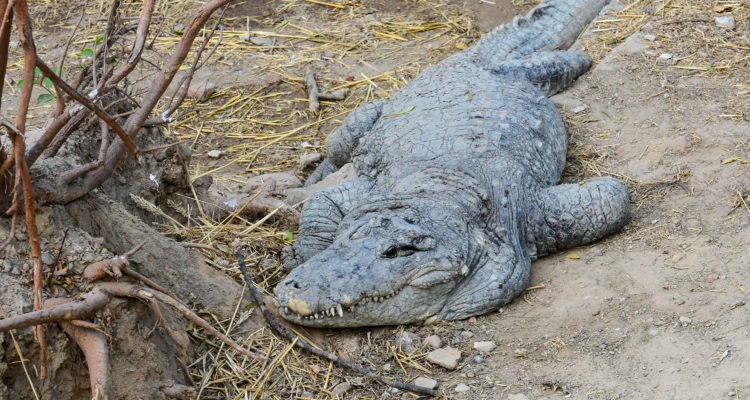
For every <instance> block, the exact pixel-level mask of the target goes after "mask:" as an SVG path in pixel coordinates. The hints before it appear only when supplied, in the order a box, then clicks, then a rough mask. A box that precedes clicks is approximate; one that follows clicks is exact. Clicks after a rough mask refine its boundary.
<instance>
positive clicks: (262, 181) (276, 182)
mask: <svg viewBox="0 0 750 400" xmlns="http://www.w3.org/2000/svg"><path fill="white" fill-rule="evenodd" d="M300 186H302V181H301V180H299V178H297V177H296V176H295V175H294V174H292V173H290V172H272V173H270V174H263V175H256V176H254V177H252V178H250V179H248V180H247V182H246V183H245V186H244V187H243V188H242V190H243V191H245V193H255V192H258V191H261V192H265V193H267V194H272V193H280V192H283V191H284V190H287V189H291V188H298V187H300Z"/></svg>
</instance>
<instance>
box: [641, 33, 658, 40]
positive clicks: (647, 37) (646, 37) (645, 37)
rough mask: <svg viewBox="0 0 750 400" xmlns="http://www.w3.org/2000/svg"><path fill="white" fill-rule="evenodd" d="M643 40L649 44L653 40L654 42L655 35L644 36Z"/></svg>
mask: <svg viewBox="0 0 750 400" xmlns="http://www.w3.org/2000/svg"><path fill="white" fill-rule="evenodd" d="M643 38H644V39H646V40H648V41H649V42H653V41H654V40H656V35H651V34H646V35H643Z"/></svg>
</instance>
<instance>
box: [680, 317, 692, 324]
mask: <svg viewBox="0 0 750 400" xmlns="http://www.w3.org/2000/svg"><path fill="white" fill-rule="evenodd" d="M680 323H682V324H685V325H689V324H692V323H693V320H692V319H690V317H686V316H684V315H683V316H681V317H680Z"/></svg>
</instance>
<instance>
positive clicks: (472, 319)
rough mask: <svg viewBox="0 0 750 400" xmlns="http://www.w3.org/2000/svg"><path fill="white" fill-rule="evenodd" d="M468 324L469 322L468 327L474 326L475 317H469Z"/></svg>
mask: <svg viewBox="0 0 750 400" xmlns="http://www.w3.org/2000/svg"><path fill="white" fill-rule="evenodd" d="M468 322H469V325H476V324H477V318H476V317H471V318H469V320H468Z"/></svg>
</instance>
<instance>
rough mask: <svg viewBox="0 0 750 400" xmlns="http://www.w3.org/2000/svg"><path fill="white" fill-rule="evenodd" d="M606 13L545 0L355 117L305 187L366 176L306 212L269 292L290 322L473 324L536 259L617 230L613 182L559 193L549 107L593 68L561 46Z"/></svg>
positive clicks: (618, 204)
mask: <svg viewBox="0 0 750 400" xmlns="http://www.w3.org/2000/svg"><path fill="white" fill-rule="evenodd" d="M604 2H605V1H604V0H569V1H554V0H550V1H547V2H543V3H542V5H540V6H539V7H537V8H535V9H534V10H532V11H531V12H530V13H529V14H528V16H526V17H521V18H517V19H516V20H514V22H512V23H511V24H508V25H506V26H503V27H499V28H497V29H496V30H495V31H493V32H491V33H489V34H488V35H487V36H486V37H485V38H484V39H482V40H481V41H480V42H479V43H478V44H477V45H476V46H473V47H471V48H469V49H467V50H466V51H464V52H462V53H458V54H456V55H454V56H452V57H450V58H449V59H447V60H445V61H443V62H442V63H440V64H438V65H436V66H434V67H432V68H430V69H428V70H426V71H424V72H423V73H422V74H421V75H420V76H418V77H417V78H416V79H414V81H412V82H411V83H410V84H409V85H408V86H407V87H405V88H404V89H402V90H401V91H399V92H397V93H396V94H394V96H393V98H392V99H390V100H388V101H378V102H374V103H370V104H367V105H365V106H363V107H360V108H359V109H357V110H355V111H354V112H353V113H352V114H351V115H350V116H349V117H348V118H347V120H346V121H345V122H344V124H343V125H342V126H341V127H339V128H338V129H337V130H336V131H334V133H333V134H332V135H331V136H330V137H329V140H328V158H327V159H326V161H324V162H323V163H322V164H321V166H320V167H319V168H318V170H316V172H315V173H314V174H313V175H312V176H311V178H310V180H309V182H315V181H317V180H319V179H322V178H323V177H325V175H327V174H328V173H331V172H333V171H335V170H336V169H337V168H339V167H341V166H342V165H344V164H345V163H347V162H353V163H354V165H355V166H356V168H357V170H358V172H359V177H358V178H356V179H354V180H352V181H350V182H347V183H344V184H342V185H340V186H338V187H334V188H331V189H327V190H324V191H321V192H318V193H316V194H315V195H314V196H313V197H312V198H311V199H310V200H308V202H307V204H306V205H305V207H304V209H303V211H302V220H301V229H300V234H299V236H298V239H297V241H296V242H295V244H294V245H293V246H291V247H289V248H287V249H285V252H284V258H285V261H286V267H287V268H289V269H292V271H291V272H290V274H289V276H288V277H287V278H286V279H285V280H284V281H282V282H281V283H279V285H278V286H277V287H276V290H275V292H276V296H277V299H278V302H279V305H280V309H281V310H282V315H283V316H284V318H286V319H288V320H290V321H293V322H297V323H300V324H303V325H309V326H321V327H350V326H367V325H391V324H405V323H414V322H420V321H424V320H426V319H429V318H437V319H443V320H452V319H461V318H467V317H470V316H473V315H479V314H482V313H486V312H489V311H492V310H495V309H497V307H499V306H501V305H503V304H505V303H507V302H509V301H511V300H512V299H513V298H514V297H516V296H517V295H518V294H519V293H521V292H522V291H523V290H524V288H526V286H527V285H528V280H529V277H530V274H531V268H530V264H531V261H532V260H533V259H535V258H536V257H537V256H541V255H546V254H550V253H552V252H555V251H558V250H560V249H564V248H569V247H573V246H579V245H582V244H586V243H590V242H593V241H595V240H598V239H600V238H602V237H604V236H606V235H609V234H611V233H613V232H616V231H618V230H619V229H621V228H622V227H623V226H624V225H625V224H626V223H627V221H628V215H629V200H628V193H627V190H626V189H625V187H624V186H623V185H622V184H621V183H619V182H617V181H615V180H613V179H599V180H594V181H591V182H587V183H585V184H583V185H558V186H555V185H556V184H557V183H558V182H559V180H560V175H561V173H562V170H563V167H564V165H565V154H566V146H567V140H566V134H565V128H564V125H563V122H562V119H561V118H560V115H559V113H558V111H557V109H556V108H555V107H554V105H553V104H552V103H551V102H550V101H549V99H548V98H547V95H551V94H554V93H557V92H559V91H562V90H564V89H565V88H566V87H568V86H570V85H571V84H572V82H573V81H574V80H575V79H576V78H577V77H578V76H580V75H581V74H583V73H584V72H585V71H586V70H587V69H588V68H589V66H590V65H591V61H590V59H589V58H588V57H586V56H585V55H580V54H575V53H570V52H566V51H560V50H559V49H563V48H567V47H568V46H569V45H570V44H571V43H572V42H573V41H574V40H575V38H576V37H577V35H578V34H579V33H580V31H581V30H582V29H583V27H584V26H585V25H586V24H588V22H589V21H590V20H591V19H592V18H593V17H594V16H596V15H597V13H598V12H599V10H600V9H601V7H602V6H603V5H604Z"/></svg>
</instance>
